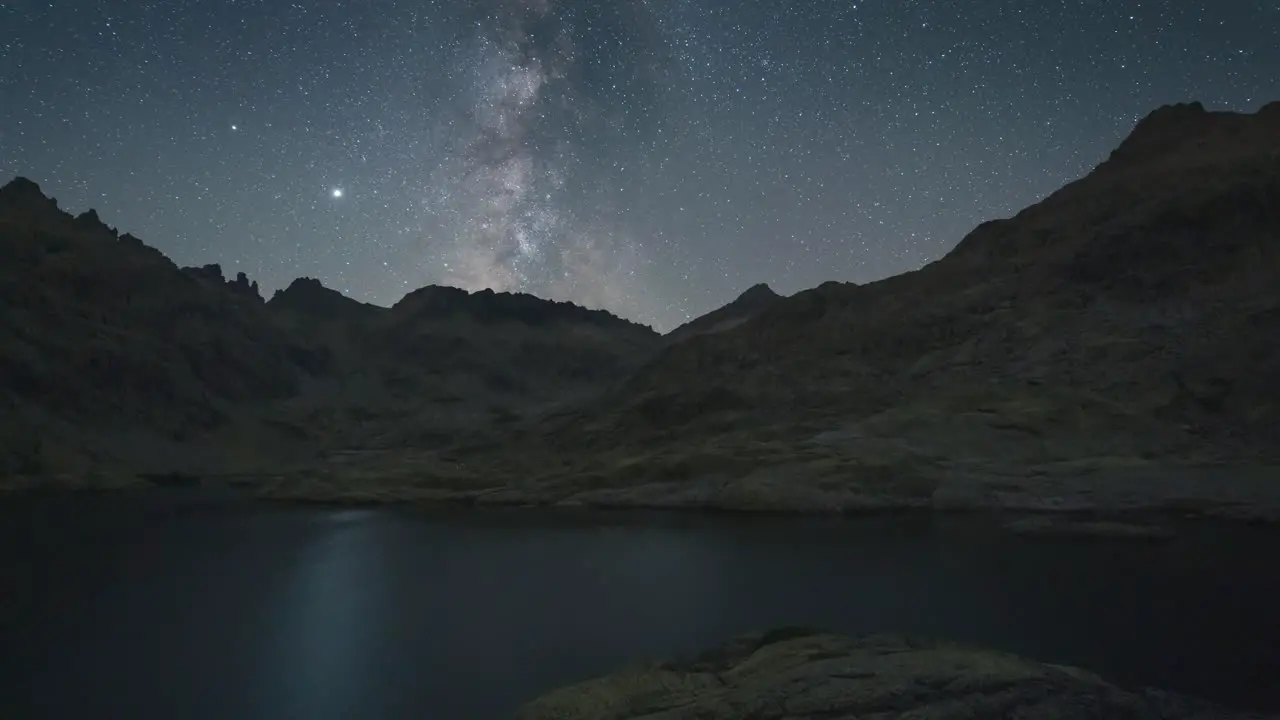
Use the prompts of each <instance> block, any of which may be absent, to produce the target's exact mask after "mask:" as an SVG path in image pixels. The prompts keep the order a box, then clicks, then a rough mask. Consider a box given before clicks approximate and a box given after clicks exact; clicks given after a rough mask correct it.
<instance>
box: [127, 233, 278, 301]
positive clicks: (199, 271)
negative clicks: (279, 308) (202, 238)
mask: <svg viewBox="0 0 1280 720" xmlns="http://www.w3.org/2000/svg"><path fill="white" fill-rule="evenodd" d="M127 237H132V236H127ZM182 271H183V272H185V273H187V274H188V275H190V276H192V277H195V278H198V279H200V280H204V281H206V282H209V283H213V284H214V285H217V286H222V287H226V288H227V289H228V290H230V291H231V292H233V293H235V294H237V295H241V296H244V297H250V298H253V299H254V300H257V301H259V302H261V301H262V295H261V294H260V293H259V292H258V283H257V282H250V281H249V278H248V276H247V275H245V274H244V273H242V272H241V273H236V277H235V279H234V280H227V279H226V278H225V276H223V274H222V266H221V265H219V264H218V263H209V264H208V265H204V266H201V267H184V268H182Z"/></svg>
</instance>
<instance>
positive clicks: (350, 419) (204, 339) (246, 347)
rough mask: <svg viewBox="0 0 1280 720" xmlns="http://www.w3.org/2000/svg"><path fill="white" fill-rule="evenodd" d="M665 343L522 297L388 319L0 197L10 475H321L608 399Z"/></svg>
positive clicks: (31, 192)
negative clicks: (327, 467) (329, 464)
mask: <svg viewBox="0 0 1280 720" xmlns="http://www.w3.org/2000/svg"><path fill="white" fill-rule="evenodd" d="M659 342H660V336H659V335H658V334H657V333H655V332H654V331H652V330H650V329H649V328H647V327H644V326H640V325H636V324H635V323H631V322H628V321H625V320H622V319H619V318H617V317H614V316H612V315H609V314H608V313H605V312H602V311H593V310H587V309H585V308H581V307H578V306H575V305H572V304H569V303H554V302H550V301H544V300H540V299H538V298H534V297H531V296H527V295H509V294H494V293H491V292H481V293H474V294H468V293H466V292H464V291H461V290H455V289H452V288H424V289H422V290H419V291H416V292H414V293H411V294H410V295H409V296H407V297H406V298H404V299H403V300H402V301H401V302H400V303H398V304H397V305H396V306H395V307H393V308H382V307H377V306H373V305H367V304H364V303H359V302H357V301H354V300H351V299H350V298H346V297H344V296H342V295H341V294H339V293H337V292H335V291H333V290H330V289H327V288H324V287H323V286H322V285H321V284H320V283H319V282H317V281H315V280H309V279H300V280H298V281H296V282H294V283H293V284H292V285H291V286H290V287H288V288H286V289H284V290H281V291H279V292H277V293H276V294H275V295H274V296H273V297H272V298H271V300H270V301H266V302H264V301H263V299H262V297H261V295H260V294H259V291H258V287H257V284H256V283H253V282H251V281H249V280H248V278H246V277H245V276H244V275H243V274H239V275H237V277H236V278H234V279H231V280H227V279H226V278H224V276H223V273H222V270H221V268H220V267H219V266H217V265H208V266H205V267H201V268H179V267H177V266H176V265H174V264H173V263H172V262H171V261H170V260H169V259H168V258H166V257H165V256H164V255H163V254H161V253H160V252H159V251H157V250H155V249H153V248H151V247H148V246H146V245H145V244H143V243H142V241H140V240H139V239H138V238H136V237H134V236H132V235H129V234H123V235H122V234H120V233H119V232H118V231H116V230H114V229H112V228H109V227H108V226H106V225H105V224H103V223H102V221H101V220H100V219H99V217H98V214H97V213H96V212H95V211H93V210H89V211H87V212H85V213H83V214H81V215H79V216H72V215H70V214H68V213H66V212H64V211H63V210H61V209H60V208H59V207H58V204H57V201H56V200H53V199H51V198H48V197H46V196H45V195H44V194H43V192H42V191H41V190H40V188H39V187H38V186H36V184H35V183H32V182H31V181H29V180H26V179H24V178H18V179H16V180H14V181H12V182H10V183H8V184H7V185H5V186H4V187H3V188H0V408H3V410H4V420H3V421H2V422H0V475H2V476H4V477H6V478H9V480H8V484H10V485H23V486H30V485H41V484H47V483H50V482H58V483H65V484H72V485H83V484H89V485H94V486H98V485H113V484H118V483H121V482H126V483H127V482H128V481H129V480H130V479H135V478H137V477H139V476H147V477H164V476H169V475H173V474H194V475H207V474H255V475H260V474H263V473H271V472H281V471H283V470H285V469H289V468H296V467H300V466H301V467H312V466H314V465H315V464H316V462H317V460H319V461H320V462H322V463H323V462H324V461H325V458H326V457H327V456H328V455H329V454H331V453H333V452H339V453H342V452H346V453H350V452H351V451H381V450H385V449H387V448H388V447H397V446H412V447H415V448H432V447H434V446H435V445H437V444H441V443H445V442H447V441H452V440H453V439H454V438H455V436H456V435H462V434H467V435H470V434H474V433H480V434H481V435H482V434H483V432H481V431H500V430H501V429H502V428H504V427H506V426H509V425H513V424H518V423H520V422H522V421H523V420H524V419H525V418H526V417H527V416H529V415H531V414H536V413H537V412H541V411H543V410H544V409H545V408H547V407H553V406H556V405H557V404H559V403H563V402H566V401H570V400H581V399H583V398H587V397H590V396H591V395H592V394H593V393H595V392H598V391H599V390H600V389H601V388H602V387H603V386H604V385H606V384H608V383H610V382H613V381H616V380H618V379H620V378H622V377H623V376H625V375H626V374H627V373H628V372H629V371H631V370H633V369H634V368H635V367H636V366H637V365H638V364H639V363H640V362H642V361H643V360H644V359H645V358H646V357H648V355H649V354H650V353H651V352H652V351H653V350H654V349H655V348H656V347H657V346H658V343H659Z"/></svg>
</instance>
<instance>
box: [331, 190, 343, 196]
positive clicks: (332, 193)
mask: <svg viewBox="0 0 1280 720" xmlns="http://www.w3.org/2000/svg"><path fill="white" fill-rule="evenodd" d="M330 194H331V195H333V196H334V197H336V198H340V197H342V188H334V189H333V192H331V193H330Z"/></svg>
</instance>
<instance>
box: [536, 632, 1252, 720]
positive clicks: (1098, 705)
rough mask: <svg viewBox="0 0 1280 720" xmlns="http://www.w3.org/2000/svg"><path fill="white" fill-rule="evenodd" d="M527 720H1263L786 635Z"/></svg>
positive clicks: (613, 686) (901, 643)
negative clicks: (993, 719) (1197, 719)
mask: <svg viewBox="0 0 1280 720" xmlns="http://www.w3.org/2000/svg"><path fill="white" fill-rule="evenodd" d="M520 717H521V718H523V720H629V719H632V718H635V719H636V720H638V719H639V718H645V719H646V720H685V719H688V720H692V719H693V718H697V719H698V720H720V719H723V720H731V719H732V720H737V719H738V718H756V719H757V720H774V719H776V720H817V719H818V718H824V719H826V718H876V719H878V720H889V719H891V718H904V719H905V718H932V719H934V720H951V719H954V720H962V719H963V720H969V719H970V718H1023V719H1025V720H1035V719H1038V718H1043V719H1044V720H1050V719H1053V720H1062V719H1065V718H1080V719H1081V720H1084V719H1085V718H1134V719H1137V718H1160V719H1162V720H1177V719H1179V718H1186V719H1188V720H1189V719H1191V718H1203V719H1205V720H1208V719H1209V718H1217V719H1220V720H1225V719H1227V718H1239V719H1240V720H1244V718H1262V717H1263V716H1262V715H1251V714H1247V713H1234V712H1231V711H1229V710H1226V709H1224V708H1221V707H1216V706H1214V705H1211V704H1209V703H1205V702H1201V701H1198V700H1195V699H1191V698H1187V697H1182V696H1178V695H1174V694H1171V693H1167V692H1163V691H1160V690H1154V689H1149V688H1142V689H1121V688H1119V687H1116V686H1115V685H1112V684H1110V683H1108V682H1106V681H1105V680H1103V679H1102V678H1100V677H1098V676H1096V675H1094V674H1092V673H1089V672H1086V671H1084V670H1078V669H1076V668H1070V667H1064V666H1060V665H1046V664H1042V663H1037V662H1033V661H1030V660H1026V659H1023V658H1019V657H1016V656H1013V655H1008V654H1005V653H998V652H993V651H986V650H979V649H976V648H970V647H964V646H960V645H951V644H942V643H926V642H920V641H912V640H908V639H903V638H895V637H889V636H872V637H866V638H849V637H842V636H837V635H827V634H822V633H816V632H812V631H805V630H793V629H783V630H777V631H774V632H771V633H766V634H763V635H754V636H746V637H741V638H736V639H734V640H732V641H730V642H728V643H725V644H724V645H723V646H722V647H719V648H715V649H713V650H710V651H708V652H707V653H705V654H704V655H703V656H701V657H698V658H694V659H692V660H689V661H683V662H669V663H663V664H657V665H649V666H640V667H634V668H630V669H628V670H624V671H622V672H619V673H617V674H615V675H611V676H608V677H604V678H600V679H597V680H591V681H587V682H585V683H581V684H579V685H575V686H572V687H568V688H564V689H562V690H558V691H555V692H552V693H550V694H548V695H546V696H544V697H542V698H539V699H537V700H535V701H533V702H532V703H530V704H529V705H527V706H526V707H525V708H524V709H523V710H522V712H521V713H520Z"/></svg>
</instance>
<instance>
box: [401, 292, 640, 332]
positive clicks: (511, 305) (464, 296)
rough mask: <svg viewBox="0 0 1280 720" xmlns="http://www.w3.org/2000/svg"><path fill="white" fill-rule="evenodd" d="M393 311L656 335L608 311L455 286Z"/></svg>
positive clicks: (418, 295) (412, 297) (416, 295)
mask: <svg viewBox="0 0 1280 720" xmlns="http://www.w3.org/2000/svg"><path fill="white" fill-rule="evenodd" d="M392 309H393V311H394V312H395V313H396V314H397V315H401V316H406V317H414V318H418V319H428V318H430V319H436V318H445V317H451V316H466V317H469V318H470V319H472V320H475V321H476V322H480V323H497V322H503V321H512V322H520V323H524V324H526V325H534V326H536V325H548V324H551V323H555V322H562V321H563V322H584V323H594V324H597V325H608V324H617V325H627V326H632V327H633V328H634V329H636V330H640V331H645V332H648V333H651V334H655V335H656V333H654V331H653V330H652V329H650V328H649V327H647V326H645V325H640V324H639V323H634V322H631V321H630V320H626V319H624V318H620V317H618V316H616V315H614V314H612V313H610V312H608V311H606V310H592V309H590V308H585V307H582V306H581V305H576V304H574V303H572V302H563V301H556V300H544V299H542V298H540V297H537V296H535V295H529V294H527V293H508V292H494V291H493V290H490V289H488V288H486V289H484V290H478V291H476V292H474V293H469V292H467V291H466V290H462V289H460V288H455V287H447V286H441V285H428V286H427V287H424V288H419V289H417V290H414V291H413V292H411V293H409V294H408V295H405V296H404V297H403V298H401V300H400V302H398V303H396V304H395V306H394V307H393V308H392Z"/></svg>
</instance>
